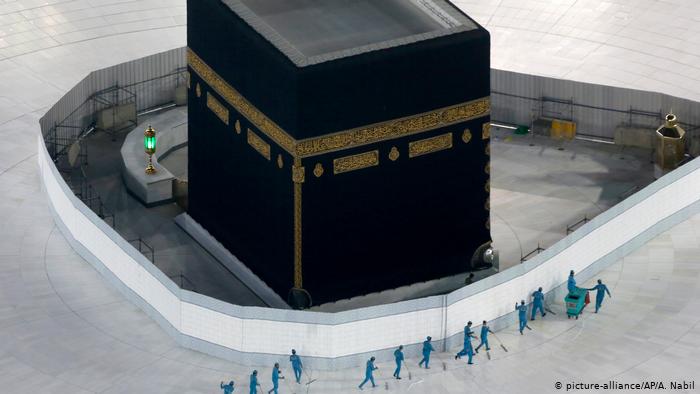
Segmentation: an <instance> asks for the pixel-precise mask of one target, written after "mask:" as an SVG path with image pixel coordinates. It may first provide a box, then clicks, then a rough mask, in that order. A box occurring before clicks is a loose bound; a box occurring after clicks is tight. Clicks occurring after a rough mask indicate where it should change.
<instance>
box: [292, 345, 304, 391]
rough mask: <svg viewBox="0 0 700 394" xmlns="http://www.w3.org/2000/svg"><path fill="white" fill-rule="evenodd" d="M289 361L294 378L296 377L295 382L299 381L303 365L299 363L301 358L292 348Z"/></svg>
mask: <svg viewBox="0 0 700 394" xmlns="http://www.w3.org/2000/svg"><path fill="white" fill-rule="evenodd" d="M289 362H290V363H292V369H293V370H294V378H296V381H297V383H301V371H302V370H303V368H304V366H303V365H302V363H301V358H299V356H297V351H296V350H294V349H292V355H291V356H289Z"/></svg>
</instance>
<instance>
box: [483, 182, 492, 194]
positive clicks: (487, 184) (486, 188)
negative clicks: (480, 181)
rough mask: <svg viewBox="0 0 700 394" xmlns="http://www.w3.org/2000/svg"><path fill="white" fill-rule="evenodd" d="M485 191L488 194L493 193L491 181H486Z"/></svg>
mask: <svg viewBox="0 0 700 394" xmlns="http://www.w3.org/2000/svg"><path fill="white" fill-rule="evenodd" d="M484 190H486V193H491V181H486V185H484Z"/></svg>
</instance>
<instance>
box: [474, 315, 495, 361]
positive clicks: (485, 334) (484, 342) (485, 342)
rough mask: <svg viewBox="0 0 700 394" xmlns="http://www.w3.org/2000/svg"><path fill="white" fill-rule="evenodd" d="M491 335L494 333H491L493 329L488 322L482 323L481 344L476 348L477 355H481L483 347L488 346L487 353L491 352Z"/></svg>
mask: <svg viewBox="0 0 700 394" xmlns="http://www.w3.org/2000/svg"><path fill="white" fill-rule="evenodd" d="M489 333H492V334H493V331H491V327H489V326H488V324H487V322H486V320H484V322H483V323H481V343H480V344H479V346H477V347H476V349H475V350H476V353H479V349H481V347H482V346H486V350H487V351H488V350H491V348H490V347H489Z"/></svg>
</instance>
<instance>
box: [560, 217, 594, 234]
mask: <svg viewBox="0 0 700 394" xmlns="http://www.w3.org/2000/svg"><path fill="white" fill-rule="evenodd" d="M590 221H591V219H589V218H588V215H585V216H584V217H583V219H581V220H579V221H578V222H576V223H574V224H572V225H569V226H566V235H569V234H571V233H573V232H574V231H576V229H577V228H579V227H581V226H583V225H584V224H586V223H588V222H590Z"/></svg>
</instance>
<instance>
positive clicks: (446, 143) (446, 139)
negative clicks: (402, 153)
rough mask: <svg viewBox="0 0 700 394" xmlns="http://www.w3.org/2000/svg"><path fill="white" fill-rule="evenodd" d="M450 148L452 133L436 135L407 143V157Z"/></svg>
mask: <svg viewBox="0 0 700 394" xmlns="http://www.w3.org/2000/svg"><path fill="white" fill-rule="evenodd" d="M450 148H452V133H446V134H441V135H437V136H435V137H430V138H426V139H424V140H418V141H413V142H410V143H409V144H408V157H411V158H413V157H418V156H423V155H427V154H429V153H435V152H439V151H441V150H445V149H450Z"/></svg>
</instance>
